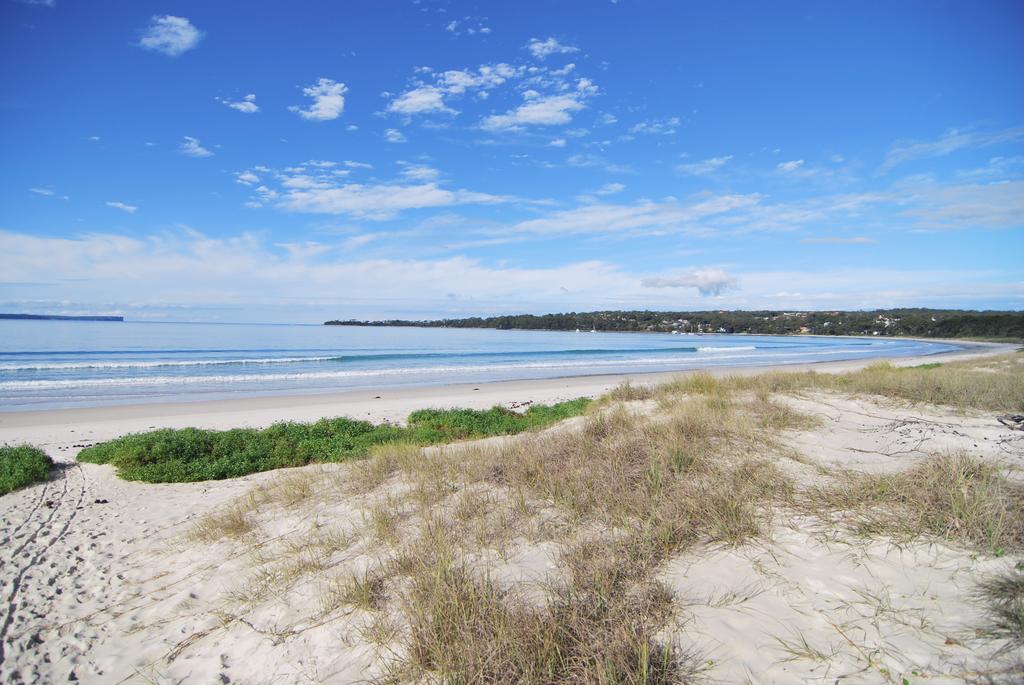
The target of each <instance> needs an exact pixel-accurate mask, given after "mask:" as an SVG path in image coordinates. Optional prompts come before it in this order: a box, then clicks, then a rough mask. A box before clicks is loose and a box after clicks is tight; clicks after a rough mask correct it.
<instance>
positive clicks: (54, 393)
mask: <svg viewBox="0 0 1024 685" xmlns="http://www.w3.org/2000/svg"><path fill="white" fill-rule="evenodd" d="M951 349H955V346H953V345H949V344H944V343H930V342H919V341H915V340H899V339H883V340H879V339H877V338H873V339H862V338H811V337H776V336H746V335H744V336H738V335H701V336H694V335H669V334H660V333H600V332H597V333H591V332H582V333H574V332H545V331H496V330H470V329H437V328H368V327H347V326H275V325H256V324H188V323H134V322H126V323H95V322H79V321H0V410H3V411H12V410H25V409H47V408H58V407H80V406H98V405H110V404H133V403H139V402H160V401H164V402H169V401H190V400H203V399H221V398H229V397H248V396H255V395H273V394H312V393H324V392H336V391H341V390H355V389H368V388H386V387H398V386H412V385H417V386H428V385H447V384H452V383H483V382H487V381H496V380H512V379H530V378H552V377H559V376H576V375H593V374H608V373H639V372H646V371H672V370H682V369H694V368H703V367H720V366H755V365H764V364H799V363H806V362H818V361H832V360H839V359H864V358H869V357H876V356H883V355H884V356H909V355H922V354H933V353H937V352H943V351H947V350H951Z"/></svg>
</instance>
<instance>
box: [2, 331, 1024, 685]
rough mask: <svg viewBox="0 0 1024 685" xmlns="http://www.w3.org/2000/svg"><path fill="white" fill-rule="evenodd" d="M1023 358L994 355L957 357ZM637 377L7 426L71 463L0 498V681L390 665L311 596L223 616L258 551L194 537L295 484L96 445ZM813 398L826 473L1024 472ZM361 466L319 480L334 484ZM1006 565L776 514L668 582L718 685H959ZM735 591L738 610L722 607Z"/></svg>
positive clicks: (905, 423) (303, 527)
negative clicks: (935, 466) (97, 457)
mask: <svg viewBox="0 0 1024 685" xmlns="http://www.w3.org/2000/svg"><path fill="white" fill-rule="evenodd" d="M1014 347H1015V346H1002V345H980V344H979V345H976V346H974V347H973V348H972V349H971V350H970V351H969V352H968V353H959V354H957V355H949V356H947V359H953V358H960V357H963V356H967V355H977V354H993V353H1000V352H1004V351H1006V350H1007V349H1014ZM934 359H935V358H934V357H928V358H924V361H931V360H934ZM943 360H944V361H945V360H946V359H943ZM921 361H922V359H901V360H897V362H896V363H899V364H913V363H921ZM866 363H869V362H842V363H830V364H823V365H816V366H815V367H814V368H816V369H818V370H822V371H839V370H846V369H852V368H858V367H860V366H863V365H864V364H866ZM786 368H793V367H786ZM755 371H757V369H744V370H742V371H741V372H742V373H753V372H755ZM736 372H737V370H735V369H721V370H717V371H716V373H736ZM670 375H673V374H657V375H636V376H633V377H632V380H633V381H634V382H655V381H658V380H662V379H663V378H665V377H667V376H670ZM623 378H624V377H622V376H613V377H610V376H604V377H582V378H566V379H557V380H542V381H515V382H507V383H493V384H481V385H469V386H450V387H445V388H422V389H405V390H387V391H381V392H379V393H368V392H359V393H344V394H337V395H329V396H325V395H320V396H309V397H273V398H258V399H250V400H230V401H220V402H203V403H194V404H173V405H172V404H151V405H138V406H132V407H108V408H96V409H73V410H58V411H48V412H13V413H4V414H0V443H5V442H6V443H16V442H30V443H34V444H37V445H40V446H42V447H44V449H46V450H47V452H49V453H50V454H51V455H52V456H53V457H54V459H55V460H56V461H57V462H59V463H60V464H61V465H62V466H63V468H62V469H61V471H60V474H59V476H58V477H57V478H55V479H53V480H51V481H50V482H48V483H45V484H38V485H36V486H32V487H29V488H26V489H24V490H21V491H18V492H15V493H11V494H9V495H5V496H3V497H2V498H0V513H2V518H0V582H2V591H0V592H2V593H3V594H2V600H3V601H2V603H0V645H2V650H3V651H2V657H0V682H4V683H20V682H25V683H31V682H68V681H69V680H76V679H77V680H79V681H81V682H89V683H93V682H96V683H120V682H161V683H162V682H201V683H212V682H229V681H230V682H242V683H264V682H268V683H269V682H274V683H292V682H295V683H298V682H338V683H341V682H354V681H357V680H359V679H360V678H361V677H363V675H364V673H365V669H366V668H368V667H369V666H370V664H372V663H374V662H375V659H376V653H375V651H374V649H373V648H371V647H370V646H368V645H367V643H366V642H365V640H362V639H360V638H359V635H360V633H359V630H358V629H359V628H360V625H361V624H360V621H362V620H363V619H362V618H361V617H359V616H357V615H344V616H341V617H339V618H336V619H334V620H332V621H330V622H328V623H325V624H323V625H316V622H315V621H313V620H312V619H311V618H310V617H311V616H313V615H314V614H316V611H315V607H316V605H317V602H318V601H319V599H318V597H317V596H316V592H315V591H314V590H313V589H310V588H306V594H302V593H300V594H299V595H293V596H289V597H287V598H273V597H271V598H267V599H266V600H265V601H263V602H261V603H260V604H258V605H256V606H252V607H249V613H247V614H246V615H245V616H243V617H242V618H244V619H245V620H244V621H243V620H230V619H231V618H232V617H231V616H225V615H224V614H218V613H217V612H218V611H222V610H226V609H224V607H228V606H230V602H228V601H227V599H228V597H229V593H230V592H231V591H232V590H233V589H237V588H238V587H239V585H240V584H243V583H245V582H248V580H247V578H248V576H247V570H249V569H251V568H252V565H253V561H252V558H251V555H248V554H240V553H239V550H238V549H235V548H233V547H231V546H230V545H227V544H225V543H218V544H216V545H212V546H206V545H201V544H195V543H186V542H184V541H183V539H182V535H181V534H182V532H183V531H185V530H186V529H187V528H188V526H189V525H190V524H191V523H192V522H193V521H195V520H196V519H197V518H198V517H200V516H202V515H204V514H206V513H208V512H210V511H212V510H215V509H217V508H218V507H220V506H221V505H223V504H225V503H227V502H229V501H231V500H233V499H234V498H236V497H238V496H240V495H242V494H243V493H245V492H247V491H248V490H249V489H250V488H252V487H253V486H254V485H257V484H260V483H268V482H273V481H275V480H278V479H280V478H281V474H280V472H277V473H274V472H272V473H264V474H256V475H253V476H249V477H246V478H240V479H235V480H230V481H220V482H211V483H199V484H174V485H147V484H139V483H129V482H124V481H120V480H118V479H117V478H116V477H115V476H114V475H113V470H112V469H111V468H110V467H105V466H96V465H91V464H81V465H79V464H77V463H75V461H74V457H75V455H76V454H77V452H78V450H79V449H80V448H81V446H82V445H85V444H89V443H92V442H95V441H100V440H105V439H109V438H112V437H116V436H118V435H122V434H125V433H128V432H134V431H141V430H147V429H150V428H154V427H183V426H199V427H206V428H228V427H235V426H264V425H268V424H270V423H272V422H274V421H280V420H299V421H308V420H315V419H317V418H320V417H324V416H337V415H346V416H351V417H354V418H365V419H369V420H373V421H383V420H389V421H400V420H402V419H404V417H405V416H406V415H407V414H408V413H409V412H410V411H413V410H415V409H418V408H423V407H450V406H464V407H476V408H484V407H489V406H492V405H495V404H509V403H513V402H527V401H533V402H545V403H550V402H556V401H560V400H565V399H571V398H575V397H580V396H584V395H588V396H596V395H599V394H601V393H603V392H606V391H607V390H609V389H611V388H612V387H614V386H615V385H617V384H619V383H620V382H621V381H622V380H623ZM375 395H380V398H379V399H377V398H376V397H375ZM818 399H819V400H820V399H821V398H818ZM799 402H802V403H804V406H801V407H800V408H801V409H803V410H812V411H815V412H818V413H820V414H822V415H824V416H826V417H827V418H828V419H829V420H828V421H827V422H826V426H827V427H826V428H825V429H822V430H820V431H817V432H815V433H813V434H796V435H793V436H792V439H793V443H794V444H795V445H797V446H798V447H799V448H800V449H801V450H802V451H803V452H804V453H805V454H807V455H808V456H809V457H811V458H813V459H816V460H819V461H821V462H822V463H839V464H843V465H847V466H852V467H856V468H862V469H883V470H884V469H891V468H903V467H904V466H905V465H906V464H907V463H908V460H913V459H914V458H915V457H917V456H920V455H921V454H923V453H924V452H926V451H933V450H935V449H941V448H943V447H959V446H963V447H971V448H974V451H979V450H980V452H981V453H982V454H984V455H991V456H993V457H998V458H1000V459H1004V460H1012V461H1013V462H1014V463H1015V464H1016V465H1018V466H1024V440H1022V438H1020V437H1017V435H1014V434H1010V433H1008V431H1006V430H1003V429H1000V428H999V427H998V426H997V425H996V426H994V425H993V423H994V422H992V421H991V420H990V419H989V418H988V417H985V416H982V415H978V416H975V417H962V416H952V415H949V414H943V413H936V411H933V410H925V409H921V410H900V409H896V408H891V407H890V408H885V407H878V406H876V405H874V404H872V403H869V402H866V401H854V400H842V401H839V400H830V401H829V403H825V402H821V401H818V400H815V399H808V400H800V401H799ZM346 468H347V467H345V466H328V467H319V466H318V467H309V469H315V470H317V473H321V474H322V477H327V475H330V474H334V475H337V477H339V478H344V477H345V473H346V471H345V470H346ZM360 515H361V514H360V513H359V510H358V508H357V507H356V505H355V504H354V503H349V502H345V501H338V502H333V503H332V504H331V505H330V506H329V507H327V508H325V509H323V510H315V511H304V512H302V513H301V516H298V517H296V513H295V512H290V513H289V514H288V515H287V516H285V515H283V514H281V518H280V520H277V519H276V518H274V517H275V516H278V513H274V512H268V513H267V516H269V517H270V518H269V519H268V521H267V524H268V525H271V524H272V525H273V526H275V527H276V528H275V529H276V530H277V531H278V532H279V534H280V535H282V536H285V535H295V534H297V532H299V533H303V534H305V533H308V531H309V530H310V529H311V526H312V525H313V524H314V523H316V522H321V523H323V522H329V523H334V524H338V525H340V526H341V527H344V525H345V524H347V523H350V522H352V521H358V518H359V516H360ZM261 544H269V543H266V542H264V543H258V544H257V546H260V545H261ZM251 551H252V550H251V549H250V552H251ZM516 559H518V561H516ZM1011 561H1012V560H1007V559H1001V560H986V559H979V558H977V557H973V556H972V555H969V554H967V553H965V552H963V551H962V550H961V551H958V550H951V549H946V548H937V547H934V546H932V547H929V546H921V547H919V548H917V547H915V548H913V549H909V550H903V551H900V550H895V549H892V548H890V547H887V546H886V545H885V544H884V543H877V544H870V545H866V546H865V545H859V546H858V545H853V544H852V543H849V542H846V541H838V540H832V541H831V542H829V541H827V540H826V539H825V538H823V537H821V536H818V535H815V533H814V532H813V531H812V530H810V529H809V528H808V527H807V526H804V525H802V524H800V523H799V522H796V524H794V522H780V531H779V533H778V534H777V535H776V537H775V540H774V541H773V542H772V543H771V545H770V546H769V548H768V549H746V548H744V549H740V550H731V551H720V552H714V551H708V552H707V553H705V554H703V555H700V556H697V557H687V558H686V559H681V560H679V561H678V562H674V565H673V566H671V567H670V568H669V569H666V578H667V580H668V581H669V582H670V583H671V584H673V585H674V586H676V587H677V589H678V590H679V592H680V595H681V596H683V597H688V598H691V602H690V604H691V605H690V606H687V609H688V610H690V611H692V615H693V621H692V622H691V623H690V624H689V625H688V626H687V627H686V628H685V630H686V633H685V634H686V635H687V636H690V637H691V638H692V639H694V640H695V641H696V643H697V644H699V645H700V646H701V647H702V648H703V649H705V650H706V651H707V652H708V653H710V654H713V656H711V657H709V658H711V659H712V660H713V661H714V664H713V667H712V669H711V671H710V675H711V676H713V677H714V678H718V679H721V680H722V681H725V682H736V681H739V680H743V679H744V678H747V677H749V678H750V681H751V682H759V683H760V682H764V683H768V682H777V683H785V682H801V681H806V682H829V683H831V682H834V681H835V680H836V678H839V677H840V676H845V678H844V679H843V680H841V681H840V682H865V683H870V682H882V678H881V676H880V671H879V668H886V669H888V670H889V672H893V673H896V672H899V673H907V674H909V673H910V672H911V671H912V670H916V671H918V672H920V673H927V674H930V676H931V677H932V678H933V679H930V680H929V681H928V682H959V681H960V679H961V675H958V674H963V673H966V672H967V671H971V670H980V669H984V668H988V667H989V666H990V664H989V662H988V661H987V659H988V657H989V656H990V654H989V653H988V652H987V651H986V650H984V649H982V648H981V647H979V646H978V643H976V642H973V641H972V640H973V639H974V638H972V633H971V630H972V629H971V626H974V625H977V621H978V620H979V616H978V615H977V608H976V607H975V605H974V604H973V603H972V602H971V601H970V598H969V597H968V596H967V594H966V593H967V589H968V587H969V586H970V585H971V583H972V582H973V581H974V580H975V579H977V578H978V577H980V576H981V575H983V574H984V573H986V572H989V571H991V570H993V569H995V568H1001V567H1005V566H1006V565H1007V564H1009V563H1010V562H1011ZM345 563H350V564H354V565H355V566H358V564H360V563H365V559H364V560H362V561H360V559H358V558H354V559H352V560H349V561H347V562H345ZM550 563H551V558H550V555H549V554H547V553H545V551H544V550H543V549H542V548H537V549H524V550H521V554H520V555H519V556H518V557H516V558H514V559H512V560H511V561H508V562H507V564H508V565H509V568H506V569H505V570H504V571H503V572H502V575H507V574H511V575H512V576H515V575H516V574H520V575H522V574H526V575H529V574H531V573H543V571H544V569H545V568H548V567H549V566H550ZM755 590H756V592H755ZM880 593H881V594H882V595H884V596H883V597H882V599H878V597H879V595H880ZM724 595H730V596H735V597H736V599H735V600H734V601H724V600H720V599H717V600H716V599H713V598H714V597H722V596H724ZM748 595H750V596H749V597H747V596H748ZM744 597H746V599H744ZM702 598H703V599H702ZM709 598H711V599H709ZM741 599H742V601H740V600H741ZM883 600H884V601H883ZM886 607H895V609H896V610H891V609H887V608H886ZM225 623H226V624H227V625H226V627H225ZM363 623H365V621H363ZM801 633H802V634H804V635H806V637H807V639H808V640H809V641H810V642H811V643H812V644H813V645H814V646H815V648H816V649H819V650H821V651H822V652H825V653H829V654H832V653H833V652H834V656H831V657H830V658H829V659H828V660H826V661H823V662H816V661H814V660H800V659H798V660H796V661H787V658H788V657H787V654H786V651H785V649H784V648H783V647H782V646H781V645H780V644H779V643H778V642H777V641H776V639H775V638H776V637H779V636H781V637H782V638H783V639H784V640H790V639H795V636H796V635H798V634H801ZM893 682H899V681H898V680H894V681H893ZM911 682H917V681H914V680H911ZM1006 682H1011V680H1007V681H1006Z"/></svg>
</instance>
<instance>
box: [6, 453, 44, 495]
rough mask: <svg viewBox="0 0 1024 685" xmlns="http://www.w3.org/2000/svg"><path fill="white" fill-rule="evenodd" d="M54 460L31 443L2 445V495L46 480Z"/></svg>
mask: <svg viewBox="0 0 1024 685" xmlns="http://www.w3.org/2000/svg"><path fill="white" fill-rule="evenodd" d="M52 466H53V460H52V459H50V457H49V456H47V454H46V452H44V451H42V450H41V449H39V448H38V447H33V446H31V445H17V446H8V445H4V446H2V447H0V495H6V494H7V493H8V492H11V491H13V490H17V489H18V488H23V487H25V486H26V485H31V484H32V483H38V482H39V481H43V480H46V479H47V478H48V477H49V475H50V468H51V467H52Z"/></svg>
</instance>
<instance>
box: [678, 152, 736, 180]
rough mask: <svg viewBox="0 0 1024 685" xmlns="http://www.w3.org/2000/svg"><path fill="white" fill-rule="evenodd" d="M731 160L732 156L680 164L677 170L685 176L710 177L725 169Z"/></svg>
mask: <svg viewBox="0 0 1024 685" xmlns="http://www.w3.org/2000/svg"><path fill="white" fill-rule="evenodd" d="M731 159H732V155H725V156H723V157H711V158H709V159H705V160H702V161H700V162H690V163H688V164H680V165H679V166H677V167H676V170H677V171H679V172H681V173H684V174H690V175H691V176H710V175H712V174H714V173H715V172H716V171H719V170H720V169H721V168H722V167H724V166H725V165H726V163H727V162H728V161H729V160H731Z"/></svg>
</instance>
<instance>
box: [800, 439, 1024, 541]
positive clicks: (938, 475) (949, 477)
mask: <svg viewBox="0 0 1024 685" xmlns="http://www.w3.org/2000/svg"><path fill="white" fill-rule="evenodd" d="M838 480H840V481H841V483H840V484H838V485H835V486H832V487H825V488H815V489H813V490H812V491H810V492H809V493H808V496H807V499H808V502H809V503H810V504H811V505H812V507H813V508H814V509H816V510H817V511H818V513H820V514H821V515H822V516H824V517H828V518H833V517H837V518H838V519H839V520H841V521H846V522H848V523H852V524H853V525H854V527H855V529H856V530H857V531H858V532H859V533H861V534H864V535H871V536H876V535H887V536H890V537H892V538H894V539H896V540H897V541H900V542H909V541H911V540H914V539H917V538H920V537H922V536H931V537H937V538H942V539H945V540H947V541H950V542H954V543H958V544H961V545H964V546H967V547H972V548H976V549H980V550H983V551H985V552H988V553H990V554H997V555H1001V554H1004V553H1006V552H1007V551H1010V550H1020V549H1021V548H1024V485H1021V484H1020V483H1019V482H1015V481H1011V480H1009V479H1008V478H1006V476H1005V475H1003V472H1002V469H1001V468H1000V467H999V466H998V465H996V464H993V463H990V462H987V461H983V460H981V459H977V458H975V457H972V456H970V455H967V454H963V453H958V454H944V455H935V456H932V457H930V458H928V459H925V460H923V461H921V462H919V463H918V464H916V465H915V466H913V467H911V468H910V469H907V470H905V471H897V472H895V473H886V474H866V473H857V472H848V473H843V474H841V475H840V476H839V478H838ZM833 512H835V513H833Z"/></svg>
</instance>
